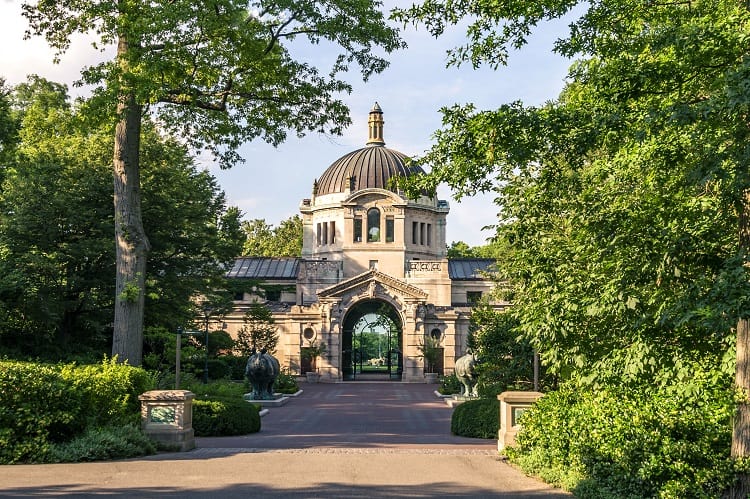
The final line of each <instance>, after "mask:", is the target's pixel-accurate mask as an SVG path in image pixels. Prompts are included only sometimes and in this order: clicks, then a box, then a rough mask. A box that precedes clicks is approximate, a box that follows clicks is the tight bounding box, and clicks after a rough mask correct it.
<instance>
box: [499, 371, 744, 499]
mask: <svg viewBox="0 0 750 499" xmlns="http://www.w3.org/2000/svg"><path fill="white" fill-rule="evenodd" d="M707 379H709V378H703V379H702V377H701V375H700V373H697V374H696V375H695V376H694V377H693V378H692V379H691V380H689V381H688V382H685V383H677V384H674V385H672V386H667V387H664V388H662V389H660V390H656V389H653V388H649V387H639V388H626V387H623V386H609V387H600V388H598V389H597V390H593V389H591V388H583V387H575V386H573V383H568V384H566V385H565V386H564V387H563V388H562V389H561V390H560V391H558V392H552V393H548V394H547V395H546V396H545V397H544V398H542V399H541V400H539V401H538V402H537V403H536V404H535V406H534V407H533V408H532V409H530V410H529V411H526V413H524V415H523V417H522V419H521V424H522V425H523V430H522V431H521V432H520V433H519V434H518V436H517V438H516V442H517V447H516V448H515V449H509V450H508V455H509V457H510V458H511V459H512V461H513V462H515V463H516V464H518V465H519V466H520V467H521V468H523V470H524V471H526V472H527V473H531V474H535V475H538V476H539V477H541V478H542V479H544V480H545V481H547V482H550V483H553V484H555V485H558V486H561V487H563V488H566V489H568V490H573V491H574V492H575V494H576V496H578V497H613V498H621V497H622V498H624V497H665V498H666V497H675V498H676V497H679V498H706V497H719V496H720V495H721V492H722V491H723V490H724V489H725V488H726V487H727V485H728V484H730V483H731V482H732V479H733V474H734V470H733V466H732V463H731V460H730V458H729V447H730V441H731V417H732V414H733V411H734V404H733V400H732V389H731V386H730V382H729V381H727V380H725V381H724V382H716V381H707Z"/></svg>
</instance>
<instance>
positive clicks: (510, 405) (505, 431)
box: [497, 392, 544, 451]
mask: <svg viewBox="0 0 750 499" xmlns="http://www.w3.org/2000/svg"><path fill="white" fill-rule="evenodd" d="M543 396H544V394H543V393H540V392H503V393H501V394H500V395H498V396H497V399H498V400H499V401H500V430H498V432H497V450H498V451H502V450H503V449H504V448H505V447H507V446H509V445H514V444H515V443H516V434H517V433H518V430H519V429H520V426H519V424H518V419H519V418H520V417H521V414H523V412H524V411H525V410H526V409H528V408H529V407H531V406H532V405H533V404H534V402H536V401H537V400H539V399H540V398H541V397H543Z"/></svg>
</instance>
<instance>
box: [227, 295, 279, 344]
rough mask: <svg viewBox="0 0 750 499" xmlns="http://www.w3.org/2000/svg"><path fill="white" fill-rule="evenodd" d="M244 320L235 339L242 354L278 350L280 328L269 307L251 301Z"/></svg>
mask: <svg viewBox="0 0 750 499" xmlns="http://www.w3.org/2000/svg"><path fill="white" fill-rule="evenodd" d="M242 322H243V324H242V327H241V328H240V329H239V331H237V340H236V341H235V350H237V351H238V352H239V354H240V355H243V356H249V355H250V354H251V353H252V351H253V350H263V349H265V350H266V351H267V352H268V353H270V354H273V353H274V352H275V351H276V344H277V343H278V342H279V333H278V330H279V328H278V326H276V325H275V323H276V321H275V320H274V318H273V314H272V313H271V311H270V310H269V309H268V307H266V306H265V305H264V304H262V303H258V302H253V303H251V304H250V308H249V309H248V310H247V312H245V316H244V317H243V318H242Z"/></svg>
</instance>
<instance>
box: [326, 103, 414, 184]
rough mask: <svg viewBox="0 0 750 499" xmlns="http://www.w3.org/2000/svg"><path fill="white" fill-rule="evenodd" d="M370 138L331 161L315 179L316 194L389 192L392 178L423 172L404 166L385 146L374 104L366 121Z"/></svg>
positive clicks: (400, 156) (402, 157) (403, 157)
mask: <svg viewBox="0 0 750 499" xmlns="http://www.w3.org/2000/svg"><path fill="white" fill-rule="evenodd" d="M368 125H369V130H370V137H369V139H368V141H367V145H366V146H365V147H363V148H361V149H357V150H356V151H352V152H350V153H349V154H346V155H344V156H342V157H340V158H339V159H337V160H336V161H334V162H333V164H332V165H331V166H329V167H328V169H327V170H326V171H325V172H323V175H321V176H320V179H318V180H317V182H316V186H317V190H316V195H318V196H323V195H325V194H334V193H339V192H346V191H347V190H349V191H351V192H354V191H358V190H362V189H368V188H378V189H389V190H392V189H390V187H389V185H388V181H389V180H390V179H391V178H392V177H395V176H403V177H409V176H412V175H420V174H423V173H424V170H422V167H420V166H419V165H408V166H407V163H408V162H409V160H408V156H407V155H406V154H403V153H401V152H399V151H395V150H393V149H388V148H387V147H385V141H384V140H383V111H382V110H381V109H380V106H379V105H378V103H377V102H376V103H375V106H373V108H372V110H371V111H370V119H369V120H368Z"/></svg>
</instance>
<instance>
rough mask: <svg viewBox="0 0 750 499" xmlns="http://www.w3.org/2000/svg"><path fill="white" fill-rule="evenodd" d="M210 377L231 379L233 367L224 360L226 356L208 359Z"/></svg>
mask: <svg viewBox="0 0 750 499" xmlns="http://www.w3.org/2000/svg"><path fill="white" fill-rule="evenodd" d="M208 377H209V378H210V379H230V378H231V377H232V368H231V367H230V366H229V364H227V363H226V362H225V361H224V357H221V358H218V359H208Z"/></svg>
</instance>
